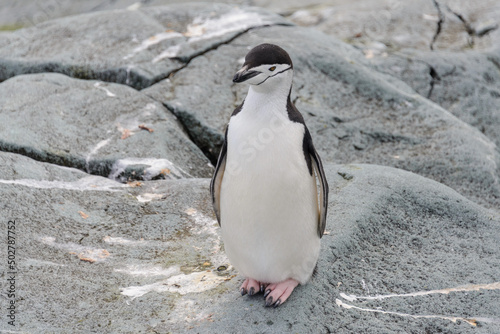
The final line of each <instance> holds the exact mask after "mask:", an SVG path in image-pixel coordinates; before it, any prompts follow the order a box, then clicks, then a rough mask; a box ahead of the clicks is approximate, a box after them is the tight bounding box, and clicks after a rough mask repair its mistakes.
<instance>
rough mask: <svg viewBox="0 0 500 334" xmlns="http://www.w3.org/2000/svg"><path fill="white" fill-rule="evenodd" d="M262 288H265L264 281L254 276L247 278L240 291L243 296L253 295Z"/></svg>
mask: <svg viewBox="0 0 500 334" xmlns="http://www.w3.org/2000/svg"><path fill="white" fill-rule="evenodd" d="M262 289H263V284H262V283H260V282H258V281H256V280H254V279H252V278H247V279H245V281H244V282H243V284H242V285H241V287H240V293H241V295H242V296H244V295H246V294H248V295H249V296H253V295H255V294H256V293H258V292H261V291H262Z"/></svg>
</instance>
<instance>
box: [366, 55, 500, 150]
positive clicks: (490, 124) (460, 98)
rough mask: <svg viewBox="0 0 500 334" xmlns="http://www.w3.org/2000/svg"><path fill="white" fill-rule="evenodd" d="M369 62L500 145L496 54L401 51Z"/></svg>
mask: <svg viewBox="0 0 500 334" xmlns="http://www.w3.org/2000/svg"><path fill="white" fill-rule="evenodd" d="M372 62H373V63H374V64H377V65H378V69H379V70H381V71H383V72H385V73H388V74H390V75H393V76H395V77H397V78H399V79H400V80H402V81H404V82H406V83H407V84H408V85H410V86H411V87H412V88H414V89H415V91H417V92H418V93H419V94H420V95H422V96H424V97H427V98H428V99H430V100H432V101H434V102H435V103H437V104H439V105H440V106H441V107H443V108H444V109H446V110H448V111H449V112H451V113H452V114H453V115H455V116H456V117H458V118H459V119H461V120H463V121H464V122H467V123H469V124H470V125H472V126H473V127H475V128H477V129H478V130H479V131H481V132H482V133H484V134H485V135H486V136H487V137H488V138H490V139H491V140H492V141H493V142H494V143H495V144H496V145H497V147H500V131H498V129H499V127H500V114H499V113H498V106H499V105H500V72H499V70H500V53H498V54H495V53H494V52H490V53H480V52H474V51H470V52H467V53H458V54H457V53H451V52H443V51H434V52H430V51H427V52H425V51H417V50H404V51H401V52H398V53H391V54H390V55H389V56H385V57H383V56H378V57H374V58H373V59H372Z"/></svg>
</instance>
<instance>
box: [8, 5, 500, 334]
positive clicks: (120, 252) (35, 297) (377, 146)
mask: <svg viewBox="0 0 500 334" xmlns="http://www.w3.org/2000/svg"><path fill="white" fill-rule="evenodd" d="M170 2H171V1H169V0H165V1H162V0H151V1H148V2H141V3H137V2H134V1H128V0H124V1H105V0H91V1H88V2H85V3H79V4H76V3H73V2H72V3H71V4H70V2H67V1H65V0H54V1H48V2H46V3H45V2H44V4H41V3H37V4H36V5H30V4H29V2H26V4H25V5H24V6H23V7H22V8H23V10H24V12H23V10H21V9H20V7H19V6H18V4H17V3H15V4H14V3H11V2H6V1H2V0H0V8H1V9H0V30H2V31H3V32H0V197H1V198H2V201H0V213H1V215H2V217H3V219H4V221H6V222H7V221H9V220H15V222H16V247H17V257H16V270H17V278H16V279H17V281H16V282H17V290H16V297H15V299H13V300H14V301H15V303H16V307H17V309H16V310H17V313H16V327H15V328H12V327H11V325H9V324H8V323H7V321H6V320H5V319H2V320H1V321H0V331H1V332H3V331H6V332H9V331H12V330H13V329H14V330H16V331H22V332H23V333H64V332H67V330H68V328H71V332H72V333H89V332H95V333H170V332H172V333H232V332H237V333H256V332H258V333H268V332H277V333H287V332H292V333H293V332H297V333H309V332H311V333H381V334H382V333H383V334H386V333H402V332H404V333H438V332H439V333H480V334H482V333H485V334H486V333H488V334H489V333H496V332H500V313H499V311H498V310H499V309H500V304H499V301H500V298H499V297H500V282H499V281H500V280H499V277H500V260H499V259H500V251H499V248H498V244H499V242H500V234H499V233H498V231H499V228H500V211H499V209H498V208H499V207H500V184H499V177H500V150H499V140H500V137H499V135H498V131H497V129H498V128H499V127H500V118H499V113H498V106H499V104H498V101H499V96H500V86H499V83H500V76H499V73H500V72H499V71H500V70H499V65H498V64H500V61H499V57H500V52H499V51H500V49H498V41H499V38H498V37H499V35H498V33H499V30H498V29H497V28H495V24H497V23H498V22H500V17H499V15H498V13H499V11H498V5H497V4H496V2H494V1H490V0H485V1H483V2H481V3H474V4H472V3H471V4H467V3H466V2H465V1H445V0H436V1H433V0H429V1H420V0H419V1H415V2H408V3H403V2H399V1H382V0H376V1H371V0H370V1H368V0H358V1H350V2H346V1H341V0H327V1H323V2H320V1H317V2H314V1H312V2H310V3H309V5H308V6H306V7H304V4H303V2H301V1H299V0H292V1H284V0H273V1H267V0H262V1H261V0H255V1H238V0H235V1H228V2H230V3H231V4H207V3H189V4H188V3H183V4H175V5H170V6H159V7H157V6H153V5H157V4H165V3H170ZM243 3H244V4H253V5H259V6H261V7H267V8H270V9H271V11H269V10H265V9H263V8H255V7H252V8H248V7H242V6H241V4H243ZM48 6H49V7H50V8H51V9H47V8H49V7H48ZM438 7H439V10H438ZM13 8H14V9H16V8H17V9H16V11H15V12H16V14H15V15H14V14H12V15H7V14H5V13H6V9H13ZM107 9H113V10H107ZM37 10H38V13H39V12H40V11H41V10H42V11H43V13H45V16H44V17H43V18H42V17H41V18H40V20H36V21H38V22H40V23H38V24H37V25H33V24H27V23H26V20H24V21H23V20H21V22H25V24H23V26H24V27H25V28H23V29H17V28H19V27H18V26H16V24H17V23H11V22H12V20H14V22H18V21H19V18H27V17H32V16H33V15H34V14H33V13H35V14H36V12H37ZM11 12H12V13H14V11H12V10H11ZM80 12H81V13H85V14H82V15H76V16H69V15H70V14H73V13H80ZM23 13H24V14H23ZM277 13H280V14H282V15H283V16H280V15H278V14H277ZM58 16H61V18H58V19H55V20H50V19H51V18H53V17H58ZM285 17H286V18H285ZM9 19H10V20H11V21H9ZM440 19H441V23H440V26H441V28H440V31H439V33H437V27H438V22H439V20H440ZM292 22H294V23H295V24H297V25H294V24H293V23H292ZM35 23H37V22H35ZM301 26H307V27H301ZM2 27H3V28H2ZM5 27H7V28H5ZM10 30H12V31H10ZM263 42H268V43H276V44H279V45H280V46H282V47H283V48H285V49H286V50H287V51H289V53H290V56H291V57H292V59H293V62H294V69H295V78H294V87H293V92H292V99H293V101H294V103H295V104H296V106H297V107H298V109H299V110H300V111H301V112H302V114H303V115H304V118H305V119H306V123H307V125H308V127H309V129H310V131H311V134H312V137H313V139H314V142H315V146H316V148H317V149H318V151H319V153H320V155H321V157H322V159H323V162H324V164H325V171H326V176H327V179H328V181H329V184H330V192H331V195H330V197H329V208H328V212H329V215H328V219H327V227H326V231H327V233H326V234H325V235H324V236H323V239H322V250H321V255H320V259H319V263H318V273H317V275H316V276H315V277H314V278H313V279H312V280H311V282H309V283H308V284H306V285H304V286H301V287H299V288H298V289H297V290H296V292H295V293H294V294H293V295H292V296H291V297H290V299H289V301H288V302H287V303H285V304H284V305H282V306H280V307H279V308H277V309H268V308H265V307H264V300H263V299H262V298H261V296H260V297H259V296H256V297H254V298H250V297H248V296H243V297H242V296H241V295H240V294H239V293H238V291H237V290H238V287H239V285H240V284H241V282H242V280H243V277H241V276H239V275H238V273H237V271H236V270H235V269H234V268H233V267H232V266H231V265H230V263H229V262H228V260H227V258H226V256H225V254H224V246H223V243H222V241H221V239H220V236H219V227H218V225H217V222H216V220H215V215H214V213H213V211H212V208H211V199H210V196H209V189H208V188H209V179H208V178H209V177H210V175H211V173H212V171H213V166H212V164H213V163H214V162H215V161H216V158H217V155H218V152H219V148H220V145H221V141H222V134H223V131H224V128H225V126H226V123H227V121H228V119H229V115H230V114H231V112H232V111H233V110H234V108H235V107H237V106H238V105H239V104H240V103H241V102H242V101H243V99H244V97H245V94H246V91H247V89H248V88H247V86H245V85H234V84H232V82H231V79H232V77H233V75H234V73H235V72H236V71H237V70H238V69H239V67H240V66H241V64H242V63H243V57H244V56H245V54H246V53H247V52H248V50H249V49H250V48H251V47H253V46H255V45H257V44H260V43H263ZM431 43H432V46H433V48H432V49H433V50H431V49H430V45H431ZM457 50H458V51H457ZM257 144H258V143H257ZM2 245H4V244H3V243H2ZM4 246H5V245H4ZM0 258H1V259H7V247H0ZM1 268H2V269H5V268H4V267H3V266H2V267H1ZM0 278H1V280H0V281H1V282H2V283H1V284H2V285H1V287H2V291H6V288H7V286H6V284H7V283H6V282H7V278H8V277H7V273H6V270H1V271H0ZM1 300H2V301H1V302H0V305H1V306H2V309H4V307H6V306H5V305H6V304H5V302H9V299H8V298H6V297H5V296H4V298H3V299H1Z"/></svg>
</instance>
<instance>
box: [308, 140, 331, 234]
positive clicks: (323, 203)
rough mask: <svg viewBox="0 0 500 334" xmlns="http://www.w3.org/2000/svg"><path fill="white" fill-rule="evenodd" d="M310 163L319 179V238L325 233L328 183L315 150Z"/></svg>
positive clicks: (311, 153)
mask: <svg viewBox="0 0 500 334" xmlns="http://www.w3.org/2000/svg"><path fill="white" fill-rule="evenodd" d="M310 155H311V162H312V165H313V168H314V172H315V174H316V177H317V178H318V179H319V185H320V193H319V219H318V234H319V237H320V238H321V237H322V236H323V233H324V232H325V227H326V213H327V210H328V183H327V182H326V176H325V171H324V170H323V164H322V163H321V159H320V157H319V155H318V152H316V150H315V149H312V152H310Z"/></svg>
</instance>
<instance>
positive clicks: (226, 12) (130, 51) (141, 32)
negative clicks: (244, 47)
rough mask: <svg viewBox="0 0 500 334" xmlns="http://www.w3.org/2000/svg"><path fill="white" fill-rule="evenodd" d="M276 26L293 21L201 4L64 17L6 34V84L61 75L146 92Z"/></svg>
mask: <svg viewBox="0 0 500 334" xmlns="http://www.w3.org/2000/svg"><path fill="white" fill-rule="evenodd" d="M272 24H289V23H287V21H285V20H284V19H283V18H282V17H281V16H278V15H276V14H273V13H270V12H267V11H264V10H261V9H258V8H247V9H245V10H242V9H240V8H238V7H234V6H229V5H223V4H213V5H207V4H199V3H198V4H191V3H190V4H177V5H171V6H165V7H146V8H142V9H135V10H116V11H107V12H97V13H91V14H85V15H79V16H75V17H67V18H61V19H57V20H53V21H47V22H43V23H40V24H38V25H36V26H35V27H32V28H25V29H19V30H16V31H14V32H12V33H3V34H0V81H2V80H6V79H8V78H10V77H12V76H15V75H19V74H26V73H40V72H58V73H63V74H66V75H69V76H71V77H75V78H80V79H99V80H103V81H108V82H116V83H122V84H126V85H129V86H132V87H134V88H137V89H142V88H144V87H148V86H149V85H151V84H153V83H154V82H157V81H159V80H161V79H164V78H166V77H168V76H169V75H170V74H171V73H172V72H174V71H176V70H179V69H180V68H182V67H183V66H184V64H185V63H186V62H188V61H189V60H190V59H192V58H193V57H195V56H197V55H199V54H202V53H204V52H206V51H208V50H210V49H213V48H215V47H217V46H218V45H220V44H223V43H226V42H228V41H230V40H231V39H233V38H234V37H236V36H238V35H239V34H241V33H243V32H245V31H247V30H248V29H251V28H256V27H261V26H266V25H272ZM96 27H99V28H98V29H96Z"/></svg>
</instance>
